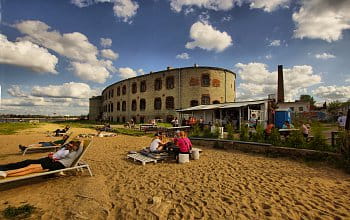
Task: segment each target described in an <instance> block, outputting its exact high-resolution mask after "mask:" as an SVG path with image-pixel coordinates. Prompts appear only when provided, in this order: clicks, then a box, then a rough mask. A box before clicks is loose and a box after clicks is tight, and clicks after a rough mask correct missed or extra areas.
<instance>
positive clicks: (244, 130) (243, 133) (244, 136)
mask: <svg viewBox="0 0 350 220" xmlns="http://www.w3.org/2000/svg"><path fill="white" fill-rule="evenodd" d="M239 140H241V141H248V140H249V129H248V126H246V125H241V130H240V132H239Z"/></svg>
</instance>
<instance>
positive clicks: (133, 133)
mask: <svg viewBox="0 0 350 220" xmlns="http://www.w3.org/2000/svg"><path fill="white" fill-rule="evenodd" d="M113 132H115V133H118V134H125V135H131V136H144V135H145V133H144V132H142V131H139V130H134V129H127V128H115V129H113Z"/></svg>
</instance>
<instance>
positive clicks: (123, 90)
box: [122, 85, 126, 95]
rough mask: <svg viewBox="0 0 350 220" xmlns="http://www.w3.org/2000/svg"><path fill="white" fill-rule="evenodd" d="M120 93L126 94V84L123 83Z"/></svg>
mask: <svg viewBox="0 0 350 220" xmlns="http://www.w3.org/2000/svg"><path fill="white" fill-rule="evenodd" d="M122 94H123V95H125V94H126V85H124V86H123V88H122Z"/></svg>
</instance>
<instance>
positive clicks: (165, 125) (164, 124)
mask: <svg viewBox="0 0 350 220" xmlns="http://www.w3.org/2000/svg"><path fill="white" fill-rule="evenodd" d="M157 125H158V126H159V127H163V128H170V127H173V125H172V124H171V123H165V122H160V123H157Z"/></svg>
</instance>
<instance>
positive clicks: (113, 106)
mask: <svg viewBox="0 0 350 220" xmlns="http://www.w3.org/2000/svg"><path fill="white" fill-rule="evenodd" d="M113 107H114V106H113V103H111V112H113Z"/></svg>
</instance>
